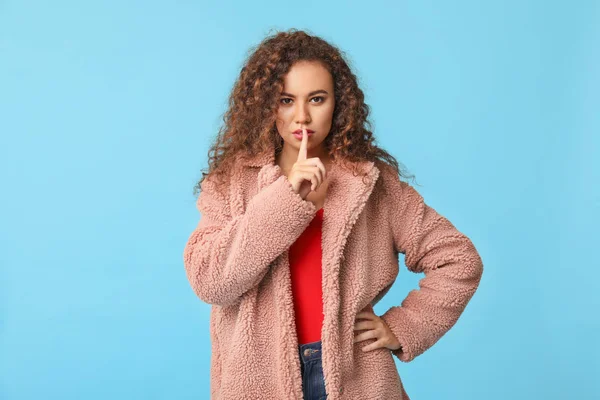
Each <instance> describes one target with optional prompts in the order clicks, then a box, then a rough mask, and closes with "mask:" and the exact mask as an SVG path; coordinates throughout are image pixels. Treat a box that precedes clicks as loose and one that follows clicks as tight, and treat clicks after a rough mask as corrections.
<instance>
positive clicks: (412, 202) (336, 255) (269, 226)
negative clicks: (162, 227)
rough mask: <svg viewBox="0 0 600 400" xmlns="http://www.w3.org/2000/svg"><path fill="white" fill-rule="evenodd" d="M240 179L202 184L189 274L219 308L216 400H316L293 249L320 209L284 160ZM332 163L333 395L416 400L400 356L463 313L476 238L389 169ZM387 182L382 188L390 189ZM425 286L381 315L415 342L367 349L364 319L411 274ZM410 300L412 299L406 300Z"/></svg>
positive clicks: (326, 339) (239, 173)
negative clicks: (360, 325)
mask: <svg viewBox="0 0 600 400" xmlns="http://www.w3.org/2000/svg"><path fill="white" fill-rule="evenodd" d="M238 161H239V162H238V164H237V167H235V168H232V171H231V172H230V173H229V175H228V177H229V179H228V182H229V184H228V185H227V186H226V187H224V188H221V187H218V186H217V185H216V184H215V183H214V182H213V181H212V180H211V179H209V178H207V179H205V180H204V181H203V182H202V186H201V189H202V191H201V193H200V195H199V197H198V200H197V203H196V205H197V208H198V210H199V212H200V214H201V219H200V221H199V223H198V225H197V227H196V228H195V230H194V231H193V232H192V233H191V235H190V237H189V239H188V241H187V243H186V246H185V249H184V265H185V271H186V275H187V278H188V280H189V282H190V284H191V287H192V288H193V290H194V292H195V294H196V295H197V296H198V298H200V300H202V301H203V302H205V303H208V304H211V305H212V307H211V315H210V337H211V346H212V355H211V371H210V372H211V376H210V385H211V387H210V391H211V398H213V399H220V400H229V399H236V400H239V399H302V398H303V394H302V379H301V372H300V360H299V355H298V341H297V336H296V328H295V320H294V306H293V299H292V290H291V281H290V270H289V258H288V249H289V247H290V246H291V245H292V244H293V243H294V242H295V241H296V239H297V238H298V237H299V236H300V235H301V234H302V232H303V231H304V230H305V229H306V227H307V226H308V225H309V223H310V222H311V220H312V219H313V218H314V216H315V213H316V207H315V205H314V204H313V203H311V202H310V201H306V200H303V199H302V198H301V197H300V195H299V194H297V193H295V192H294V191H293V190H292V186H291V184H290V182H289V181H288V180H287V177H286V176H285V175H283V173H282V170H281V168H280V167H279V166H278V165H276V164H275V159H274V155H272V154H266V155H262V156H254V157H253V158H250V159H238ZM358 165H359V166H360V168H361V171H362V172H363V173H364V174H366V177H367V178H365V179H368V178H370V180H367V181H366V182H364V181H363V178H362V177H361V175H358V176H354V175H353V173H352V171H349V170H346V169H343V168H342V167H341V166H338V165H337V164H332V165H331V166H330V168H329V170H328V171H327V172H328V179H329V186H328V190H327V196H326V198H325V204H324V208H325V209H326V211H327V212H326V215H325V218H324V220H323V226H322V243H321V244H322V252H323V253H322V254H323V258H322V269H323V277H322V278H323V279H322V291H323V314H324V317H323V318H324V319H323V326H322V332H321V341H322V363H323V373H324V378H325V388H326V392H327V394H328V399H330V400H335V399H361V400H362V399H381V400H383V399H385V400H394V399H398V400H400V399H402V400H407V399H409V397H408V395H407V394H406V392H405V390H404V387H403V384H402V381H401V379H400V376H399V374H398V371H397V369H396V365H395V363H394V359H393V357H392V355H393V356H395V357H397V358H398V359H399V360H401V361H404V362H409V361H411V360H413V359H414V358H415V357H417V356H418V355H420V354H422V353H423V352H424V351H425V350H427V349H429V348H430V347H431V346H433V345H434V344H435V343H436V342H437V341H438V340H439V339H440V338H441V337H442V336H443V335H444V334H445V333H446V332H447V331H448V330H449V329H450V328H451V327H452V326H453V325H454V324H455V322H456V321H457V320H458V318H459V317H460V315H461V313H462V312H463V310H464V308H465V307H466V305H467V303H468V302H469V300H470V299H471V297H472V296H473V294H474V293H475V290H476V289H477V286H478V285H479V281H480V279H481V274H482V272H483V264H482V260H481V258H480V256H479V254H478V252H477V251H476V249H475V247H474V245H473V243H472V242H471V241H470V240H469V238H467V237H466V236H465V235H464V234H462V233H461V232H459V231H458V230H457V229H456V228H455V227H454V226H453V225H452V223H451V222H449V221H448V220H447V219H446V218H445V217H443V216H442V215H440V214H438V213H437V212H436V211H435V210H434V209H433V208H432V207H430V206H428V205H426V204H425V203H424V201H423V198H422V196H421V195H420V194H419V193H418V192H417V191H416V190H415V189H414V188H413V187H412V186H410V185H409V184H408V183H406V182H403V181H401V180H400V179H399V177H398V174H397V173H395V172H394V171H393V170H392V169H391V168H390V167H389V165H387V164H384V163H378V164H377V165H379V166H380V167H379V168H378V167H377V166H376V165H375V163H374V162H362V163H359V164H358ZM376 183H377V184H376ZM399 253H402V254H404V255H405V260H404V261H405V264H406V266H407V268H408V269H409V270H410V271H412V272H418V273H420V272H423V273H424V274H425V276H424V278H422V279H421V280H420V281H419V287H420V289H419V290H412V291H410V292H409V293H408V295H407V296H406V298H405V299H403V300H402V302H401V304H400V305H398V306H394V307H391V308H390V309H388V310H387V311H386V312H385V313H384V314H383V315H380V317H381V318H382V319H383V320H384V321H385V322H386V324H387V325H388V326H389V327H390V329H391V331H392V332H393V333H394V335H395V336H396V337H397V339H398V341H399V342H400V343H401V345H402V347H401V348H400V349H398V350H395V351H391V350H389V349H387V348H379V349H375V350H372V351H367V352H363V351H362V350H361V349H362V347H364V346H365V345H367V344H370V343H373V342H375V340H376V339H367V340H364V341H360V342H357V343H353V338H354V335H355V331H354V325H355V320H356V314H357V313H359V312H360V311H361V310H370V311H373V306H374V305H375V304H376V303H377V302H378V301H379V300H380V299H381V298H382V297H383V296H384V295H385V294H386V293H387V292H388V290H389V289H390V288H391V286H392V284H393V283H394V281H395V279H396V276H397V275H398V271H399V269H398V268H399V261H398V260H399V258H398V254H399ZM398 300H400V299H398Z"/></svg>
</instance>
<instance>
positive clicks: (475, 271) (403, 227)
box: [381, 178, 483, 362]
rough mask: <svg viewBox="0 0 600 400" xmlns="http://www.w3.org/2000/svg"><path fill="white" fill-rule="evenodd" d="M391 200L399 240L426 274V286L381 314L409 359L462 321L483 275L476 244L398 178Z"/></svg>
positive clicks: (411, 265) (400, 353) (411, 264)
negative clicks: (457, 322) (459, 320)
mask: <svg viewBox="0 0 600 400" xmlns="http://www.w3.org/2000/svg"><path fill="white" fill-rule="evenodd" d="M390 189H391V190H390V192H391V197H390V198H389V199H390V200H388V202H389V207H390V208H389V210H390V220H391V228H392V234H393V238H394V244H395V246H396V249H397V251H398V252H400V253H403V254H405V264H406V266H407V268H408V269H409V270H410V271H412V272H415V273H419V272H424V273H425V277H424V278H423V279H421V280H420V281H419V287H420V290H412V291H411V292H410V293H409V294H408V296H407V297H406V298H405V299H404V300H403V301H402V304H401V306H394V307H391V308H390V309H389V310H388V311H386V312H385V314H383V315H382V316H381V318H382V319H383V320H384V321H385V322H386V323H387V325H388V326H389V327H390V329H391V331H392V332H393V333H394V335H395V336H396V338H397V339H398V341H399V342H400V344H401V347H400V348H399V349H397V350H393V351H392V353H393V354H394V355H395V356H396V357H398V358H399V359H400V360H401V361H404V362H409V361H411V360H413V359H414V358H415V357H417V356H418V355H420V354H422V353H423V352H424V351H425V350H427V349H429V348H430V347H431V346H433V345H434V344H435V343H436V342H437V341H438V340H439V339H440V338H441V337H442V336H443V335H444V334H445V333H446V332H447V331H448V330H449V329H450V328H451V327H452V326H453V325H454V324H455V323H456V321H457V320H458V318H459V317H460V315H461V314H462V312H463V310H464V309H465V307H466V305H467V303H468V302H469V300H470V299H471V297H472V296H473V294H474V293H475V290H476V289H477V287H478V285H479V281H480V279H481V275H482V273H483V264H482V260H481V258H480V256H479V254H478V253H477V250H476V249H475V247H474V246H473V243H472V242H471V241H470V240H469V238H468V237H466V236H465V235H464V234H462V233H461V232H459V231H458V230H457V229H456V228H455V227H454V226H453V225H452V223H450V221H448V220H447V219H446V218H445V217H443V216H442V215H440V214H438V213H437V212H436V211H435V210H434V209H433V208H431V207H429V206H428V205H427V204H425V203H424V201H423V197H422V196H421V195H420V194H419V193H418V192H417V191H416V190H415V189H414V188H413V187H412V186H410V185H409V184H407V183H405V182H401V181H400V180H398V179H397V178H396V179H395V180H393V182H392V183H391V184H390Z"/></svg>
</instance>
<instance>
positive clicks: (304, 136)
mask: <svg viewBox="0 0 600 400" xmlns="http://www.w3.org/2000/svg"><path fill="white" fill-rule="evenodd" d="M307 147H308V133H307V132H306V128H304V127H302V142H301V143H300V151H298V160H297V161H301V160H306V156H307Z"/></svg>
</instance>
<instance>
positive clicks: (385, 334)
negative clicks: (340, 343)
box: [354, 311, 401, 351]
mask: <svg viewBox="0 0 600 400" xmlns="http://www.w3.org/2000/svg"><path fill="white" fill-rule="evenodd" d="M359 318H362V319H366V320H367V321H358V319H359ZM364 329H368V330H367V331H366V332H362V333H359V334H358V335H356V336H354V343H356V342H360V341H363V340H366V339H371V338H374V339H377V341H376V342H373V343H370V344H368V345H366V346H364V347H363V348H362V351H371V350H375V349H378V348H380V347H385V348H387V349H390V350H398V349H399V348H400V347H401V345H400V342H399V341H398V339H397V338H396V336H395V335H394V333H393V332H392V331H391V330H390V328H389V327H388V325H387V324H386V323H385V321H384V320H383V319H381V318H379V317H378V316H377V315H375V314H374V313H373V312H371V311H361V312H359V313H358V314H356V321H355V324H354V330H355V331H360V330H364Z"/></svg>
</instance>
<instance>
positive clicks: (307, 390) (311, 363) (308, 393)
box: [298, 341, 327, 400]
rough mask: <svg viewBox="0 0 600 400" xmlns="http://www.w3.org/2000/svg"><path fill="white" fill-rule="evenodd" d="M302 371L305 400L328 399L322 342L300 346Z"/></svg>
mask: <svg viewBox="0 0 600 400" xmlns="http://www.w3.org/2000/svg"><path fill="white" fill-rule="evenodd" d="M298 352H299V353H300V369H301V372H302V392H303V393H304V399H305V400H324V399H327V394H326V393H325V377H324V376H323V364H322V362H321V361H322V358H321V341H318V342H311V343H304V344H301V345H298Z"/></svg>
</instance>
